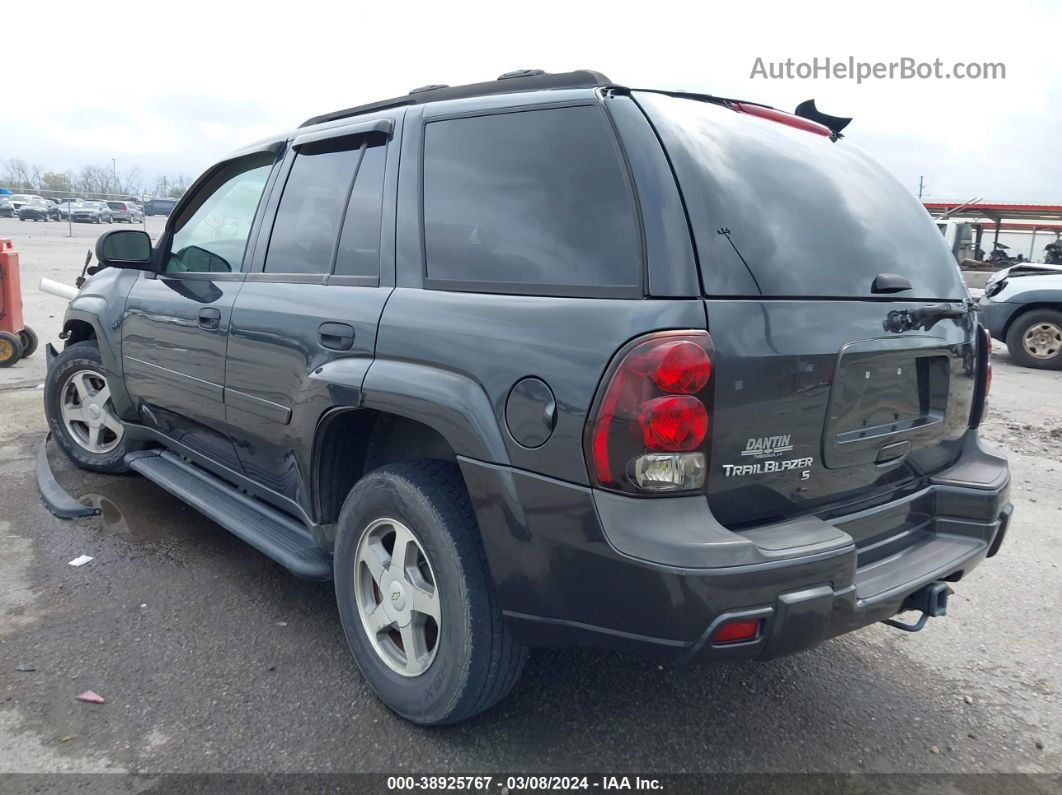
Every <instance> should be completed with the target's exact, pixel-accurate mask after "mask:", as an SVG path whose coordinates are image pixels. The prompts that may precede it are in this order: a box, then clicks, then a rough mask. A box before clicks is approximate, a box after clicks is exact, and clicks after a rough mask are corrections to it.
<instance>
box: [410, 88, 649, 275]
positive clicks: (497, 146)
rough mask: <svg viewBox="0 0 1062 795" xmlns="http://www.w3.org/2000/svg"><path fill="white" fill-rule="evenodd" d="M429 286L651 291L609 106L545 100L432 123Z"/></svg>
mask: <svg viewBox="0 0 1062 795" xmlns="http://www.w3.org/2000/svg"><path fill="white" fill-rule="evenodd" d="M424 243H425V259H426V265H425V274H426V279H427V284H428V286H435V287H441V288H445V289H470V290H483V291H488V292H490V291H500V292H526V293H532V294H533V293H543V294H573V295H579V294H584V293H590V294H594V293H595V292H606V293H607V292H609V291H612V292H616V291H617V290H618V291H620V294H622V292H623V291H626V292H627V293H631V292H633V291H637V292H638V293H639V294H640V291H641V284H642V278H641V274H642V257H641V243H640V232H639V228H638V222H637V217H636V214H635V210H634V203H633V201H632V195H631V189H630V187H629V185H628V182H627V178H626V175H625V172H624V168H623V164H622V161H621V158H620V155H619V151H618V148H617V145H616V144H615V141H614V138H613V136H612V133H611V130H610V129H609V126H608V122H607V120H606V118H605V115H604V111H603V109H601V108H599V107H597V106H575V107H566V108H551V109H537V110H528V111H519V112H512V113H499V114H494V115H486V116H476V117H469V118H456V119H444V120H439V121H432V122H429V123H428V124H427V125H426V127H425V139H424Z"/></svg>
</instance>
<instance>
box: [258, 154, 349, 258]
mask: <svg viewBox="0 0 1062 795" xmlns="http://www.w3.org/2000/svg"><path fill="white" fill-rule="evenodd" d="M362 143H363V142H362V141H352V140H351V139H349V138H333V139H328V140H325V141H322V142H320V143H318V144H312V145H309V146H305V147H303V148H301V149H300V150H299V153H298V154H297V155H296V156H295V162H294V164H293V165H292V167H291V172H290V174H289V175H288V180H287V183H286V184H285V186H284V195H283V196H282V197H281V199H280V206H279V207H278V208H277V216H276V221H275V222H274V223H273V234H272V236H271V237H270V240H269V251H268V253H267V254H266V260H265V272H266V273H320V274H325V273H331V272H332V260H333V258H334V257H335V253H336V239H337V238H338V236H339V228H340V225H341V224H342V223H343V214H344V210H345V209H346V201H347V196H348V195H350V188H351V180H352V179H353V177H354V168H355V166H356V165H357V163H358V159H359V158H360V157H361V148H362Z"/></svg>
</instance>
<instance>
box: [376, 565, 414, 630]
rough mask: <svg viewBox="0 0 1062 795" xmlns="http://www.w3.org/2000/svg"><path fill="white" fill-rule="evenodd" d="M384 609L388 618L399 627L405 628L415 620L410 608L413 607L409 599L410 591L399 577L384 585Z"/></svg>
mask: <svg viewBox="0 0 1062 795" xmlns="http://www.w3.org/2000/svg"><path fill="white" fill-rule="evenodd" d="M382 591H383V593H382V594H381V596H382V597H383V599H382V602H383V609H384V612H385V613H386V614H387V617H388V618H390V619H391V620H392V621H394V622H395V623H396V624H398V626H400V627H404V626H405V625H406V624H408V623H409V622H410V620H411V619H412V618H413V613H412V611H411V610H409V609H408V608H410V607H412V605H411V604H410V598H409V589H408V588H407V586H406V585H405V583H403V582H402V580H401V578H399V577H392V578H391V579H389V580H387V582H385V583H384V586H383V589H382Z"/></svg>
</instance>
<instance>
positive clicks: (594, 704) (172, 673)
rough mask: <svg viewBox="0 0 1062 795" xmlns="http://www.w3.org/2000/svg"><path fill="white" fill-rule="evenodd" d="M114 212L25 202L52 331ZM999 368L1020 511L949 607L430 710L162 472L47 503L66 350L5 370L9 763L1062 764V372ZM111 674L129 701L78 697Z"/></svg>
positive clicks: (586, 659)
mask: <svg viewBox="0 0 1062 795" xmlns="http://www.w3.org/2000/svg"><path fill="white" fill-rule="evenodd" d="M163 220H164V219H161V218H151V219H148V228H149V231H153V232H155V233H157V232H158V231H159V229H161V227H162V224H163ZM105 228H106V227H102V228H101V227H96V226H86V225H80V226H75V227H74V237H73V238H69V237H67V236H66V235H67V234H68V230H67V224H66V223H65V222H64V223H61V224H60V223H55V222H52V223H48V224H45V223H38V224H33V223H28V222H27V223H20V222H18V221H17V220H9V219H0V237H11V238H14V240H15V244H16V247H17V248H18V250H19V251H20V252H21V258H22V280H23V291H24V295H25V303H26V317H27V321H28V322H29V324H30V325H32V326H33V327H35V328H36V330H37V331H38V333H39V334H40V335H41V341H42V347H43V344H44V342H45V341H47V340H54V339H55V334H56V333H57V332H58V331H59V323H60V319H61V317H62V312H63V309H64V305H63V302H62V300H61V299H58V298H54V297H51V296H47V295H43V294H41V293H39V292H37V289H36V286H37V283H38V281H39V279H40V277H42V276H48V277H50V278H53V279H58V280H60V281H65V282H73V280H74V278H75V277H76V275H77V274H78V272H79V270H80V267H81V265H82V263H83V261H84V253H85V250H86V248H88V247H90V246H91V245H92V244H93V242H94V240H95V238H96V236H97V235H98V234H99V233H100V232H101V231H102V230H103V229H105ZM995 368H996V369H995V383H994V387H993V394H992V401H991V412H990V418H989V420H988V423H987V427H986V428H985V435H986V436H987V437H988V438H989V439H990V440H991V441H992V442H993V443H995V444H997V445H998V446H1000V447H1003V448H1005V449H1006V450H1008V451H1009V453H1010V455H1011V466H1012V473H1013V477H1014V486H1013V492H1012V497H1013V501H1014V503H1015V519H1014V523H1013V525H1012V528H1011V532H1010V535H1009V538H1008V540H1007V543H1006V544H1005V545H1004V547H1003V549H1002V551H1001V553H1000V554H999V556H998V557H996V558H994V559H993V560H990V561H988V562H987V563H986V564H985V565H983V566H981V567H980V568H978V569H977V570H976V571H974V572H973V573H972V574H971V575H970V576H969V577H968V578H967V579H966V580H964V581H963V582H962V583H960V584H959V585H958V586H957V587H956V594H955V596H954V597H953V598H952V601H951V605H950V608H949V616H948V617H947V618H946V619H939V620H934V621H931V622H930V624H929V626H928V628H927V629H926V630H925V631H923V632H921V633H918V634H913V635H908V634H905V633H901V632H897V631H895V630H891V629H887V628H885V627H884V626H875V627H870V628H868V629H866V630H864V631H862V632H859V633H856V634H855V635H848V636H846V637H842V638H839V639H836V640H834V641H831V642H829V643H827V644H826V645H825V646H822V647H820V648H818V649H816V650H814V651H811V652H808V653H805V654H802V655H799V656H795V657H790V658H785V659H781V660H776V661H774V662H770V663H735V664H714V665H708V666H699V667H691V668H687V669H684V670H665V669H661V668H659V667H658V666H656V665H652V664H646V663H643V662H639V661H633V660H629V659H625V658H621V657H616V656H611V655H607V654H603V653H597V652H593V651H585V650H582V651H563V652H561V651H548V652H546V651H544V652H538V653H536V654H534V655H532V657H531V660H530V662H529V664H528V668H527V672H526V674H525V676H524V678H523V680H522V681H521V683H520V684H519V686H518V688H517V690H516V691H515V692H514V693H513V695H512V696H511V697H510V698H509V699H508V700H507V701H505V702H504V703H503V704H502V705H501V706H500V707H499V708H497V709H495V710H494V711H492V712H490V713H488V714H486V715H483V716H481V717H479V718H477V719H475V720H473V721H471V722H469V723H466V724H464V725H461V726H457V727H452V728H448V729H443V730H425V729H420V728H417V727H414V726H412V725H410V724H408V723H405V722H403V721H401V720H399V719H397V718H395V717H393V716H392V715H391V713H389V712H388V711H387V710H386V709H385V708H384V707H382V706H381V705H380V704H379V703H378V702H377V701H376V700H375V699H374V697H373V696H372V694H371V693H370V692H369V690H368V688H367V687H366V685H365V684H364V682H363V681H362V679H361V678H360V676H359V674H358V672H357V670H356V669H355V667H354V665H353V663H352V662H351V660H350V658H349V655H348V652H347V650H346V648H345V644H344V642H343V640H342V637H341V633H340V627H339V620H338V616H337V613H336V608H335V603H334V596H333V593H332V589H331V586H330V585H329V584H314V583H306V582H302V581H299V580H296V579H294V578H292V577H290V576H288V575H287V574H286V573H284V571H283V570H281V569H280V568H279V567H278V566H276V565H275V564H273V563H272V562H271V561H269V560H268V559H266V558H265V557H263V556H262V555H260V554H259V553H257V552H255V551H254V550H252V549H251V548H250V547H247V546H246V545H244V544H242V543H241V542H240V541H238V540H236V539H235V538H234V537H232V536H230V535H229V534H228V533H226V532H225V531H224V530H222V529H221V528H219V527H218V526H216V525H214V524H213V523H211V522H210V521H209V520H207V519H205V518H203V517H201V516H200V515H199V514H197V513H195V512H194V511H193V510H191V509H189V508H186V507H184V505H183V504H182V503H180V502H178V501H177V500H175V499H174V498H172V497H170V496H168V495H167V494H165V493H163V492H162V491H161V490H159V489H157V488H156V487H154V486H153V485H151V484H150V483H148V482H147V481H145V480H142V479H140V478H137V477H132V476H131V477H101V476H86V475H84V474H83V473H80V472H78V471H76V470H74V469H73V468H72V467H70V466H69V465H66V464H65V463H63V462H59V461H56V471H57V474H58V476H59V477H60V480H61V481H62V482H63V484H64V485H65V486H67V487H68V488H69V489H71V490H73V491H74V492H76V493H79V494H91V495H93V496H92V499H93V500H94V501H95V502H96V503H97V504H98V505H100V506H101V507H102V509H103V514H102V516H101V517H98V518H95V519H89V520H82V521H79V522H62V521H60V520H58V519H55V518H54V517H52V516H51V515H50V514H48V513H47V511H45V509H44V508H43V507H42V505H41V503H40V499H39V497H38V495H37V489H36V483H35V480H34V477H33V472H32V457H33V454H34V452H35V450H36V448H37V446H38V444H39V443H40V440H41V439H42V438H43V435H44V430H45V422H44V417H43V414H42V410H41V391H40V389H39V388H38V387H39V384H40V383H41V381H42V378H43V373H44V356H43V350H42V351H41V352H40V353H38V354H36V355H35V356H34V357H32V358H31V359H29V360H26V361H23V362H21V363H19V364H18V365H16V366H15V367H13V368H10V369H7V370H0V408H2V411H0V474H2V477H3V489H2V490H0V550H2V554H0V772H16V771H23V772H33V771H39V772H43V771H57V770H59V771H115V772H118V771H142V772H168V771H183V772H203V771H225V772H239V771H248V772H249V771H256V772H261V771H276V772H281V771H283V772H302V771H316V772H352V771H372V772H382V773H396V772H410V771H417V772H446V771H460V772H497V773H503V772H513V771H537V772H562V771H577V770H578V771H585V772H589V771H599V772H657V773H664V772H701V771H718V772H744V771H759V772H783V771H784V772H869V771H874V772H905V773H911V772H917V773H931V772H988V771H995V772H1008V773H1009V772H1025V773H1059V772H1062V704H1060V700H1059V696H1060V691H1062V663H1060V659H1062V623H1060V621H1059V618H1058V616H1059V613H1058V609H1059V603H1060V596H1062V579H1060V578H1062V569H1060V562H1062V530H1060V527H1062V402H1060V400H1059V395H1060V394H1062V372H1051V373H1045V372H1039V371H1034V370H1026V369H1022V368H1018V367H1016V366H1014V365H1013V364H1012V363H1011V361H1010V359H1009V357H1008V356H1007V353H1006V349H1005V348H1003V347H1002V346H999V347H998V350H997V355H996V359H995ZM81 554H86V555H91V556H93V557H94V558H95V559H94V560H93V561H92V562H91V563H89V564H88V565H85V566H83V567H81V568H72V567H70V566H68V565H67V562H68V561H70V560H71V559H73V558H75V557H77V556H78V555H81ZM19 668H24V669H25V668H31V669H32V670H21V671H20V670H18V669H19ZM88 689H92V690H94V691H96V692H97V693H99V694H101V695H102V696H103V697H104V698H105V699H106V700H107V703H106V704H103V705H92V704H84V703H80V702H77V701H75V700H74V696H75V695H76V694H77V693H79V692H81V691H84V690H88ZM0 789H2V785H0Z"/></svg>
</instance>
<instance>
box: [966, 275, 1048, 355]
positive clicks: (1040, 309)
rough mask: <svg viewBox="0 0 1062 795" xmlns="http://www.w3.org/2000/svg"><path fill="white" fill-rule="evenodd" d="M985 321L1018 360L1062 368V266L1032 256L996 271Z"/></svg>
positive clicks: (984, 300) (984, 302)
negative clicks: (1021, 262) (1032, 259)
mask: <svg viewBox="0 0 1062 795" xmlns="http://www.w3.org/2000/svg"><path fill="white" fill-rule="evenodd" d="M980 305H981V322H982V323H984V324H985V326H986V327H987V328H988V330H989V331H990V332H991V333H992V336H993V337H995V338H996V339H997V340H999V341H1000V342H1004V343H1006V345H1007V351H1008V352H1009V353H1010V356H1011V358H1012V359H1014V361H1016V362H1017V363H1018V364H1020V365H1023V366H1025V367H1035V368H1037V369H1039V370H1059V369H1062V266H1059V265H1041V264H1037V263H1032V262H1027V263H1024V264H1021V265H1015V266H1013V267H1010V268H1004V269H1003V270H1001V271H999V272H997V273H995V274H993V275H992V277H991V278H990V279H989V280H988V283H987V284H985V292H984V295H983V296H982V297H981V299H980Z"/></svg>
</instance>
